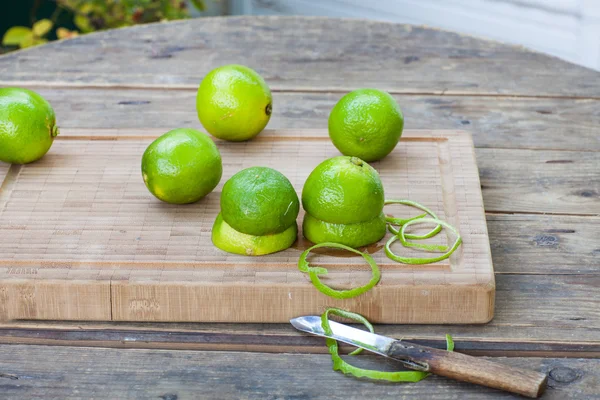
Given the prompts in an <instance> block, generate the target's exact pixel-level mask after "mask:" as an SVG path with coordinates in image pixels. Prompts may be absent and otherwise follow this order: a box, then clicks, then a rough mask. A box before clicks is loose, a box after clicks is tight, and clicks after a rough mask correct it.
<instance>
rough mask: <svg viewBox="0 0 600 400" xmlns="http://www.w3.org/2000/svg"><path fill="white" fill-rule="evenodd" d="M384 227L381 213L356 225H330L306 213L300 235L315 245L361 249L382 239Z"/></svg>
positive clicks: (384, 223) (383, 218) (383, 216)
mask: <svg viewBox="0 0 600 400" xmlns="http://www.w3.org/2000/svg"><path fill="white" fill-rule="evenodd" d="M385 227H386V222H385V214H384V213H383V212H382V213H381V214H379V216H377V217H375V218H373V219H372V220H370V221H367V222H358V223H356V224H332V223H330V222H325V221H321V220H320V219H317V218H315V217H313V216H311V215H310V214H308V213H306V214H305V215H304V221H303V223H302V233H303V234H304V237H305V238H307V239H308V240H310V241H311V242H313V243H315V244H319V243H325V242H329V243H339V244H344V245H346V246H350V247H362V246H367V245H369V244H371V243H375V242H377V241H378V240H380V239H381V238H382V237H384V236H385Z"/></svg>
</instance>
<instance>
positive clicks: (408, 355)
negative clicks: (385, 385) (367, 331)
mask: <svg viewBox="0 0 600 400" xmlns="http://www.w3.org/2000/svg"><path fill="white" fill-rule="evenodd" d="M388 356H389V357H391V358H393V359H395V360H398V361H400V362H402V363H403V364H404V365H406V366H408V367H410V368H412V369H417V370H420V371H428V372H431V373H434V374H436V375H440V376H445V377H447V378H452V379H456V380H459V381H464V382H470V383H475V384H477V385H483V386H488V387H491V388H495V389H501V390H505V391H507V392H512V393H517V394H520V395H523V396H527V397H532V398H537V397H539V396H541V395H542V394H543V393H544V391H545V390H546V384H547V380H548V377H547V376H546V374H542V373H540V372H536V371H528V370H524V369H520V368H514V367H509V366H508V365H504V364H499V363H496V362H491V361H487V360H484V359H482V358H477V357H472V356H468V355H465V354H461V353H455V352H450V351H445V350H440V349H434V348H433V347H425V346H419V345H417V344H413V343H408V342H404V341H399V340H397V341H395V342H394V343H392V345H391V346H390V348H389V351H388Z"/></svg>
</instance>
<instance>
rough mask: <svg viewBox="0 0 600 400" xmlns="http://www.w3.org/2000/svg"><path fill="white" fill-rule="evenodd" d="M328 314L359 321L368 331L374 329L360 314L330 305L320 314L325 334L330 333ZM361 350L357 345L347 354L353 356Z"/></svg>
mask: <svg viewBox="0 0 600 400" xmlns="http://www.w3.org/2000/svg"><path fill="white" fill-rule="evenodd" d="M329 314H333V315H337V316H338V317H342V318H347V319H351V320H353V321H357V322H360V323H361V324H363V325H364V326H366V327H367V329H369V332H371V333H375V330H374V329H373V325H371V323H370V322H369V320H367V319H366V318H365V317H363V316H362V315H360V314H356V313H353V312H351V311H346V310H342V309H341V308H334V307H332V308H328V309H327V310H325V312H324V313H323V315H321V326H323V330H324V331H325V333H326V334H327V335H331V334H332V331H331V327H330V326H329ZM362 351H363V349H362V348H361V347H358V348H357V349H356V350H354V351H353V352H352V353H350V354H349V355H351V356H355V355H357V354H360V353H361V352H362Z"/></svg>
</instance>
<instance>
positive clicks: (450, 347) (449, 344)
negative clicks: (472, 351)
mask: <svg viewBox="0 0 600 400" xmlns="http://www.w3.org/2000/svg"><path fill="white" fill-rule="evenodd" d="M446 349H447V350H448V351H454V340H452V336H450V335H449V334H447V333H446Z"/></svg>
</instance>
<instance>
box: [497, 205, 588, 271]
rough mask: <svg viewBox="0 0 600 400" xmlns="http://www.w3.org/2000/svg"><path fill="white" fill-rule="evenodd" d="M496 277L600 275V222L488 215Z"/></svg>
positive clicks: (583, 218) (585, 219) (552, 216)
mask: <svg viewBox="0 0 600 400" xmlns="http://www.w3.org/2000/svg"><path fill="white" fill-rule="evenodd" d="M487 225H488V232H489V235H490V246H491V248H492V258H493V261H494V270H495V272H496V274H542V275H552V274H582V275H585V274H592V275H598V274H600V268H599V266H600V243H598V237H599V236H600V219H599V218H595V217H564V216H556V215H497V214H496V215H495V214H488V215H487Z"/></svg>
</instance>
